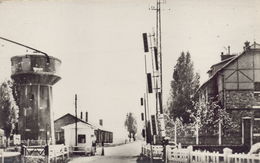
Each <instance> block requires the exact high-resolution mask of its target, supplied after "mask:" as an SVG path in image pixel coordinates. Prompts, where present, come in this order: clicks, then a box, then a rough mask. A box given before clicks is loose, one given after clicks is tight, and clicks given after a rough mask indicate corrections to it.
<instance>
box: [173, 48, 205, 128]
mask: <svg viewBox="0 0 260 163" xmlns="http://www.w3.org/2000/svg"><path fill="white" fill-rule="evenodd" d="M199 78H200V76H199V74H198V73H196V74H195V73H194V68H193V62H192V60H191V56H190V53H189V52H187V53H186V54H185V53H184V52H182V53H181V55H180V57H179V58H178V60H177V63H176V65H175V67H174V71H173V80H172V81H171V97H170V105H169V108H168V109H169V113H170V116H171V117H172V118H173V119H174V120H176V119H177V118H178V119H180V120H181V121H182V122H183V123H184V124H189V123H192V122H193V121H194V119H193V118H192V116H191V115H192V113H193V112H195V108H194V104H195V102H196V101H198V96H197V95H196V94H195V93H196V90H197V89H198V88H199Z"/></svg>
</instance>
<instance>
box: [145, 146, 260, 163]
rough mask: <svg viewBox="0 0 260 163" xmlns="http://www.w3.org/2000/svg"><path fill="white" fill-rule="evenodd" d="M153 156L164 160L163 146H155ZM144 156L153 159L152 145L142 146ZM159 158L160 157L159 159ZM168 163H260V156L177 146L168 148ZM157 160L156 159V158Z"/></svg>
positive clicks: (225, 150) (227, 149)
mask: <svg viewBox="0 0 260 163" xmlns="http://www.w3.org/2000/svg"><path fill="white" fill-rule="evenodd" d="M152 149H153V154H154V155H156V154H158V155H160V157H159V158H160V159H161V158H162V151H163V150H162V146H160V147H159V148H158V146H155V148H152ZM142 154H143V155H144V156H146V157H149V158H151V147H150V145H144V146H142ZM157 158H158V157H157ZM166 158H167V159H166V162H167V163H260V155H258V154H257V155H253V154H243V153H240V154H238V153H234V154H232V150H231V149H229V148H224V150H223V153H219V152H209V151H199V150H196V151H193V148H192V146H189V147H188V148H176V147H175V146H170V145H167V146H166ZM154 159H155V158H154Z"/></svg>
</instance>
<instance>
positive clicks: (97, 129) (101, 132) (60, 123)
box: [54, 112, 113, 144]
mask: <svg viewBox="0 0 260 163" xmlns="http://www.w3.org/2000/svg"><path fill="white" fill-rule="evenodd" d="M81 118H82V116H81ZM76 119H77V123H78V124H81V126H90V127H91V128H93V129H94V134H95V137H96V143H102V142H104V143H112V142H113V133H112V132H110V131H108V130H106V129H104V128H103V126H101V125H93V124H90V123H89V122H88V116H87V112H86V117H85V120H83V118H82V119H80V118H76V117H75V116H74V115H72V114H69V113H68V114H66V115H64V116H62V117H60V118H58V119H57V120H55V121H54V130H55V139H56V143H57V144H64V143H65V142H66V140H65V135H64V127H65V126H68V125H72V126H73V125H74V126H75V122H76ZM102 123H103V122H102ZM83 124H85V125H83Z"/></svg>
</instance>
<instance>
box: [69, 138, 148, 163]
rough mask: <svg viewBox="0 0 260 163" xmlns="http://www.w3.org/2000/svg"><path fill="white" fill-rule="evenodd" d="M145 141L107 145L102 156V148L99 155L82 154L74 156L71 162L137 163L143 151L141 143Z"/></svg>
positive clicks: (98, 152)
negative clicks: (114, 145)
mask: <svg viewBox="0 0 260 163" xmlns="http://www.w3.org/2000/svg"><path fill="white" fill-rule="evenodd" d="M142 143H143V142H141V141H136V142H133V143H129V144H124V145H120V146H116V147H106V148H105V156H100V152H101V151H100V150H101V149H98V151H97V154H98V155H97V156H89V157H87V156H82V157H77V158H73V159H72V160H71V161H70V163H84V162H87V163H137V162H140V161H137V159H138V156H139V155H140V153H141V145H142Z"/></svg>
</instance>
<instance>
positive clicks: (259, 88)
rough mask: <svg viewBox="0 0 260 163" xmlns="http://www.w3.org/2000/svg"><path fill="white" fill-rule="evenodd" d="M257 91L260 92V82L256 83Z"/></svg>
mask: <svg viewBox="0 0 260 163" xmlns="http://www.w3.org/2000/svg"><path fill="white" fill-rule="evenodd" d="M255 91H260V82H255Z"/></svg>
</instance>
